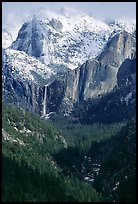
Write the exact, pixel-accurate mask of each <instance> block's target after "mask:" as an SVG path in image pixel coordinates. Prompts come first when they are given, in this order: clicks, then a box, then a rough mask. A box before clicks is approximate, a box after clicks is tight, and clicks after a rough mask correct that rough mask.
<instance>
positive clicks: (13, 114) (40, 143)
mask: <svg viewBox="0 0 138 204" xmlns="http://www.w3.org/2000/svg"><path fill="white" fill-rule="evenodd" d="M2 127H3V135H2V136H3V144H2V155H3V157H2V200H3V201H14V202H15V201H16V202H19V201H24V202H27V201H32V202H40V201H41V202H52V201H55V202H67V201H68V202H72V201H76V202H82V201H97V202H98V201H101V200H102V197H101V195H100V194H98V193H97V192H96V190H95V189H94V188H93V187H92V186H91V185H90V184H87V183H85V182H82V181H80V180H79V179H78V178H76V177H74V176H73V175H70V178H68V177H66V176H65V175H64V174H63V172H62V170H61V169H60V168H59V166H58V164H56V163H55V162H54V159H53V157H52V154H55V153H58V152H59V151H61V150H63V149H64V145H63V141H62V139H61V138H62V137H61V134H60V133H58V131H57V130H56V129H55V128H54V127H53V126H52V125H51V124H49V122H48V121H46V120H43V119H40V118H39V117H38V116H36V115H33V114H30V113H27V112H26V113H24V111H23V110H20V109H17V108H15V107H12V106H7V105H3V124H2ZM15 127H16V128H17V129H15ZM27 129H29V130H30V131H31V132H29V133H26V132H20V130H27ZM6 136H8V140H6V139H5V138H6ZM55 136H60V137H59V138H58V139H56V140H55ZM18 139H20V140H21V141H22V142H24V144H25V145H22V144H20V143H19V142H18ZM15 141H16V142H15Z"/></svg>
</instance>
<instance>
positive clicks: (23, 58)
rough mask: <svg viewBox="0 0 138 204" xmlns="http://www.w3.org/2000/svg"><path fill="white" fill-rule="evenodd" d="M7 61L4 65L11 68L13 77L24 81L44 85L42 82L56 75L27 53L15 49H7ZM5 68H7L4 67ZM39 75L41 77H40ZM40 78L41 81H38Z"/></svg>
mask: <svg viewBox="0 0 138 204" xmlns="http://www.w3.org/2000/svg"><path fill="white" fill-rule="evenodd" d="M4 54H5V55H6V60H5V62H4V64H6V67H7V66H8V67H10V68H11V72H12V75H13V76H14V77H15V78H18V79H22V80H24V81H26V80H29V81H32V82H36V80H37V83H42V80H45V81H48V80H49V79H50V77H51V76H53V75H54V74H55V73H54V71H52V70H51V69H49V68H48V67H47V66H46V65H45V64H43V63H41V62H40V61H39V60H37V59H35V58H33V57H31V56H28V55H27V54H26V53H25V52H22V51H17V50H13V49H5V53H4ZM3 67H4V68H5V66H3ZM38 75H39V76H38ZM38 77H39V79H40V77H41V81H40V80H39V81H38Z"/></svg>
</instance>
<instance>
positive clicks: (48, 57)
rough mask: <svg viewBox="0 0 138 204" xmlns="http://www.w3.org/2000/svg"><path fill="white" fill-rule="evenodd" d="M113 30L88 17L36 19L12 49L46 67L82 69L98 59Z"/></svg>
mask: <svg viewBox="0 0 138 204" xmlns="http://www.w3.org/2000/svg"><path fill="white" fill-rule="evenodd" d="M112 31H113V29H112V28H110V27H109V26H108V25H107V24H106V23H104V22H101V21H98V20H95V19H93V18H92V17H90V16H87V15H76V16H75V18H74V17H70V18H67V17H66V16H64V15H59V14H56V15H54V16H51V18H50V17H49V18H47V17H43V16H41V15H39V16H33V18H32V20H31V21H29V22H27V23H25V24H24V25H23V26H22V28H21V29H20V31H19V34H18V38H17V39H16V41H15V42H14V43H13V44H12V48H14V49H17V50H20V51H24V52H26V53H27V54H29V55H31V56H34V57H37V59H39V60H40V61H42V62H44V63H45V64H46V65H49V64H58V65H64V66H66V67H68V68H70V69H74V68H76V67H78V65H79V64H82V63H83V62H85V61H86V60H87V59H88V58H93V57H95V56H96V55H97V54H98V53H99V52H100V51H101V49H102V48H103V46H104V45H105V44H106V42H107V40H108V38H109V36H110V34H111V33H112Z"/></svg>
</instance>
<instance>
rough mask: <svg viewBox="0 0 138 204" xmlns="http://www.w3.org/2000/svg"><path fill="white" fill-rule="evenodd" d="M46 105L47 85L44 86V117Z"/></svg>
mask: <svg viewBox="0 0 138 204" xmlns="http://www.w3.org/2000/svg"><path fill="white" fill-rule="evenodd" d="M46 103H47V85H45V86H44V101H43V116H46V113H47V110H46V108H47V107H46Z"/></svg>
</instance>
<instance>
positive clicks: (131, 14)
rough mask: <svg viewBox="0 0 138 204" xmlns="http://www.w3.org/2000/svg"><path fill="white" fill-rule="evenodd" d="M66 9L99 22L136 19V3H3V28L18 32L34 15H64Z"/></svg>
mask: <svg viewBox="0 0 138 204" xmlns="http://www.w3.org/2000/svg"><path fill="white" fill-rule="evenodd" d="M66 9H69V10H70V12H73V14H78V13H87V14H90V15H91V16H93V18H96V19H99V20H103V19H107V18H125V19H133V20H135V19H136V2H2V26H3V27H4V26H5V25H8V26H10V27H12V29H14V30H15V32H16V30H17V28H18V29H19V27H20V26H21V24H22V23H23V22H24V21H25V20H26V19H28V18H29V17H30V16H32V14H36V13H38V12H40V11H42V12H47V11H48V12H57V13H64V12H65V10H66Z"/></svg>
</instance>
